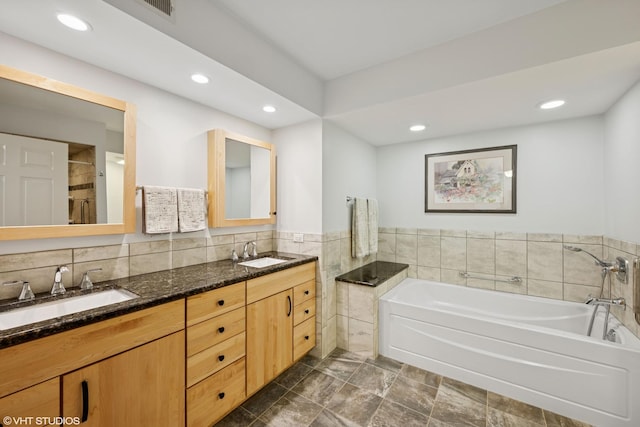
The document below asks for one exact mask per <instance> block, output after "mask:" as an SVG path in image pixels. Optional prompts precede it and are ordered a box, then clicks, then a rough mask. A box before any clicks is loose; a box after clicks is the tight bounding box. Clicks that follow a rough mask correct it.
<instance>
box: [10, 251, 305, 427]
mask: <svg viewBox="0 0 640 427" xmlns="http://www.w3.org/2000/svg"><path fill="white" fill-rule="evenodd" d="M269 255H270V256H269V257H270V258H273V260H272V261H269V260H264V259H261V258H258V259H257V260H255V261H253V264H252V263H251V262H250V264H249V265H254V266H255V265H259V266H258V267H254V266H248V265H242V263H237V262H232V261H231V260H225V261H217V262H211V263H206V264H199V265H194V266H190V267H183V268H178V269H173V270H166V271H160V272H156V273H150V274H144V275H139V276H132V277H128V278H124V279H118V280H112V281H108V282H104V283H100V284H96V286H95V287H94V289H93V290H90V291H82V292H81V295H82V296H81V297H79V298H78V296H77V295H74V294H76V293H78V292H79V291H75V290H69V291H68V292H67V294H65V295H63V296H58V297H56V299H55V302H53V303H51V305H54V306H55V305H58V304H61V303H64V302H65V299H66V300H69V301H72V300H76V301H80V300H82V299H83V298H85V296H87V295H88V297H93V295H104V296H105V297H107V295H110V294H113V293H114V292H117V293H121V294H124V295H126V297H127V298H126V299H125V300H124V301H121V302H114V303H110V304H106V305H102V306H98V307H95V308H90V309H88V310H83V311H78V312H75V313H70V314H66V315H63V316H61V317H53V318H49V319H46V320H41V321H37V322H36V323H28V324H24V325H22V326H15V324H13V325H10V326H13V327H10V328H9V329H4V330H0V378H2V381H1V382H0V417H7V416H8V417H14V418H16V419H17V418H18V417H40V419H39V420H38V421H39V422H40V424H39V425H59V424H61V420H62V421H64V423H66V424H69V423H77V422H82V423H83V424H82V425H89V426H90V425H95V426H100V425H102V426H104V425H122V426H125V425H172V426H173V425H177V426H180V425H187V426H206V425H212V424H214V423H215V422H217V421H218V420H220V419H221V418H222V417H224V415H226V414H227V413H228V412H230V411H231V410H233V409H234V408H235V407H237V406H238V405H240V404H241V403H242V402H244V401H245V400H246V399H247V398H248V397H250V396H251V395H253V394H254V393H255V392H257V391H258V390H260V389H261V388H262V387H263V386H264V385H266V384H267V383H269V382H270V381H271V380H273V379H274V378H275V377H276V376H277V375H279V374H280V373H281V372H283V371H284V370H285V369H287V368H288V367H290V366H291V365H292V364H293V363H294V362H295V361H296V360H298V359H300V358H301V357H302V356H304V355H305V354H306V353H308V352H309V351H310V350H311V349H312V348H313V347H314V346H315V339H316V334H315V326H316V320H315V308H316V304H315V293H316V284H315V277H316V260H317V258H316V257H311V256H300V255H293V254H280V253H271V254H269ZM260 265H266V266H260ZM116 298H117V297H116ZM38 300H39V298H37V299H36V302H35V305H33V306H29V307H22V306H24V305H25V303H20V304H15V303H13V304H9V305H8V306H7V305H5V306H4V307H2V308H0V310H1V311H0V319H2V315H3V314H7V315H10V314H11V313H12V312H13V313H15V312H16V310H24V312H25V313H29V314H30V315H31V314H32V313H33V310H35V309H36V308H38V305H42V304H38V302H39V301H38ZM116 301H117V299H116ZM26 304H27V305H29V304H33V303H26ZM45 304H47V303H45ZM16 305H17V306H18V307H16ZM47 310H49V309H47ZM35 319H36V320H37V318H35ZM12 321H14V322H15V321H16V320H15V318H13V319H12ZM0 328H2V326H1V325H0ZM60 417H62V418H60ZM34 419H35V418H34ZM65 420H66V421H65ZM0 425H2V420H1V419H0ZM7 425H8V423H7Z"/></svg>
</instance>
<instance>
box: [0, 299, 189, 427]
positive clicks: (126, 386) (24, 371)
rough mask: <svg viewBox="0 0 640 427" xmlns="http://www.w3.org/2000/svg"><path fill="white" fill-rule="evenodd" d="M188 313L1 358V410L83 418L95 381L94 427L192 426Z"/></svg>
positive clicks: (135, 316)
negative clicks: (187, 392) (188, 421)
mask: <svg viewBox="0 0 640 427" xmlns="http://www.w3.org/2000/svg"><path fill="white" fill-rule="evenodd" d="M184 309H185V304H184V299H183V300H179V301H174V302H170V303H167V304H163V305H159V306H156V307H152V308H148V309H144V310H140V311H136V312H133V313H129V314H125V315H122V316H119V317H115V318H113V319H109V320H105V321H101V322H97V323H94V324H90V325H87V326H82V327H79V328H76V329H72V330H68V331H65V332H61V333H59V334H55V335H51V336H48V337H44V338H40V339H37V340H33V341H28V342H25V343H23V344H18V345H15V346H11V347H7V348H4V349H2V350H0V378H2V380H0V396H3V397H2V398H1V399H0V408H2V409H4V406H3V405H10V406H11V407H12V408H14V409H13V410H12V411H8V412H7V415H13V414H12V413H11V412H18V411H20V412H21V413H25V414H29V413H33V414H34V416H36V417H45V416H46V417H48V416H49V414H52V415H53V416H61V415H63V416H70V417H75V416H80V417H82V415H83V414H82V412H83V411H82V409H83V408H82V403H83V399H82V397H83V396H82V394H83V389H82V388H83V387H82V381H87V383H86V384H87V386H86V387H87V391H88V397H89V400H86V399H85V400H84V402H87V403H88V407H87V411H85V412H87V414H88V418H87V421H88V422H90V424H89V425H103V426H104V425H122V426H128V425H148V424H149V423H151V424H154V425H155V424H169V425H176V426H182V425H184V405H185V403H184V402H185V397H184V383H185V377H184V364H185V362H184V358H185V354H184V319H185V315H184ZM61 390H62V394H61ZM85 395H86V393H85ZM61 408H62V409H63V411H62V414H61V413H60V409H61ZM22 411H24V412H22ZM78 414H79V415H78ZM158 414H159V415H158ZM16 415H19V414H16ZM3 416H4V415H3ZM89 420H90V421H89ZM150 420H157V422H153V421H150ZM83 425H87V424H83Z"/></svg>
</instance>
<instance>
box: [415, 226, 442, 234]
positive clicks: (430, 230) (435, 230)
mask: <svg viewBox="0 0 640 427" xmlns="http://www.w3.org/2000/svg"><path fill="white" fill-rule="evenodd" d="M418 234H419V235H420V236H440V229H439V228H419V229H418Z"/></svg>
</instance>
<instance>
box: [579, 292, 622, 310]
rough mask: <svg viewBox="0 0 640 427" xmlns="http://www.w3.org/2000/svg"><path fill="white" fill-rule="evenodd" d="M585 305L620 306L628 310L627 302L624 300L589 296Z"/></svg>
mask: <svg viewBox="0 0 640 427" xmlns="http://www.w3.org/2000/svg"><path fill="white" fill-rule="evenodd" d="M584 303H585V304H589V305H609V306H611V305H619V306H622V307H624V308H625V309H626V308H627V302H626V301H625V300H624V298H596V297H593V296H591V295H589V296H588V297H587V299H586V300H585V302H584Z"/></svg>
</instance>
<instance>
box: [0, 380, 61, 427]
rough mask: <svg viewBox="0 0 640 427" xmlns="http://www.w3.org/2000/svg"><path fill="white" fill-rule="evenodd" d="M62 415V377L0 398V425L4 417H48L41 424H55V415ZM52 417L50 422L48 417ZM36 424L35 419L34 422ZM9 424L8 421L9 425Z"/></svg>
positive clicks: (12, 418)
mask: <svg viewBox="0 0 640 427" xmlns="http://www.w3.org/2000/svg"><path fill="white" fill-rule="evenodd" d="M59 416H60V379H59V378H53V379H51V380H49V381H45V382H43V383H41V384H37V385H34V386H32V387H29V388H27V389H24V390H22V391H19V392H16V393H13V394H10V395H9V396H6V397H3V398H2V399H0V426H1V425H3V424H2V418H4V417H10V418H11V420H12V422H11V424H18V422H17V421H15V422H14V421H13V420H14V419H15V420H17V419H18V418H20V419H26V418H28V417H34V418H35V417H46V418H47V420H46V421H45V420H41V421H44V422H43V423H41V424H40V425H55V424H54V423H55V417H59ZM49 418H50V419H52V422H51V423H49V422H47V421H49V420H48V419H49ZM32 424H34V425H35V421H34V422H33V423H32ZM8 425H9V424H8V423H7V426H8Z"/></svg>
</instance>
